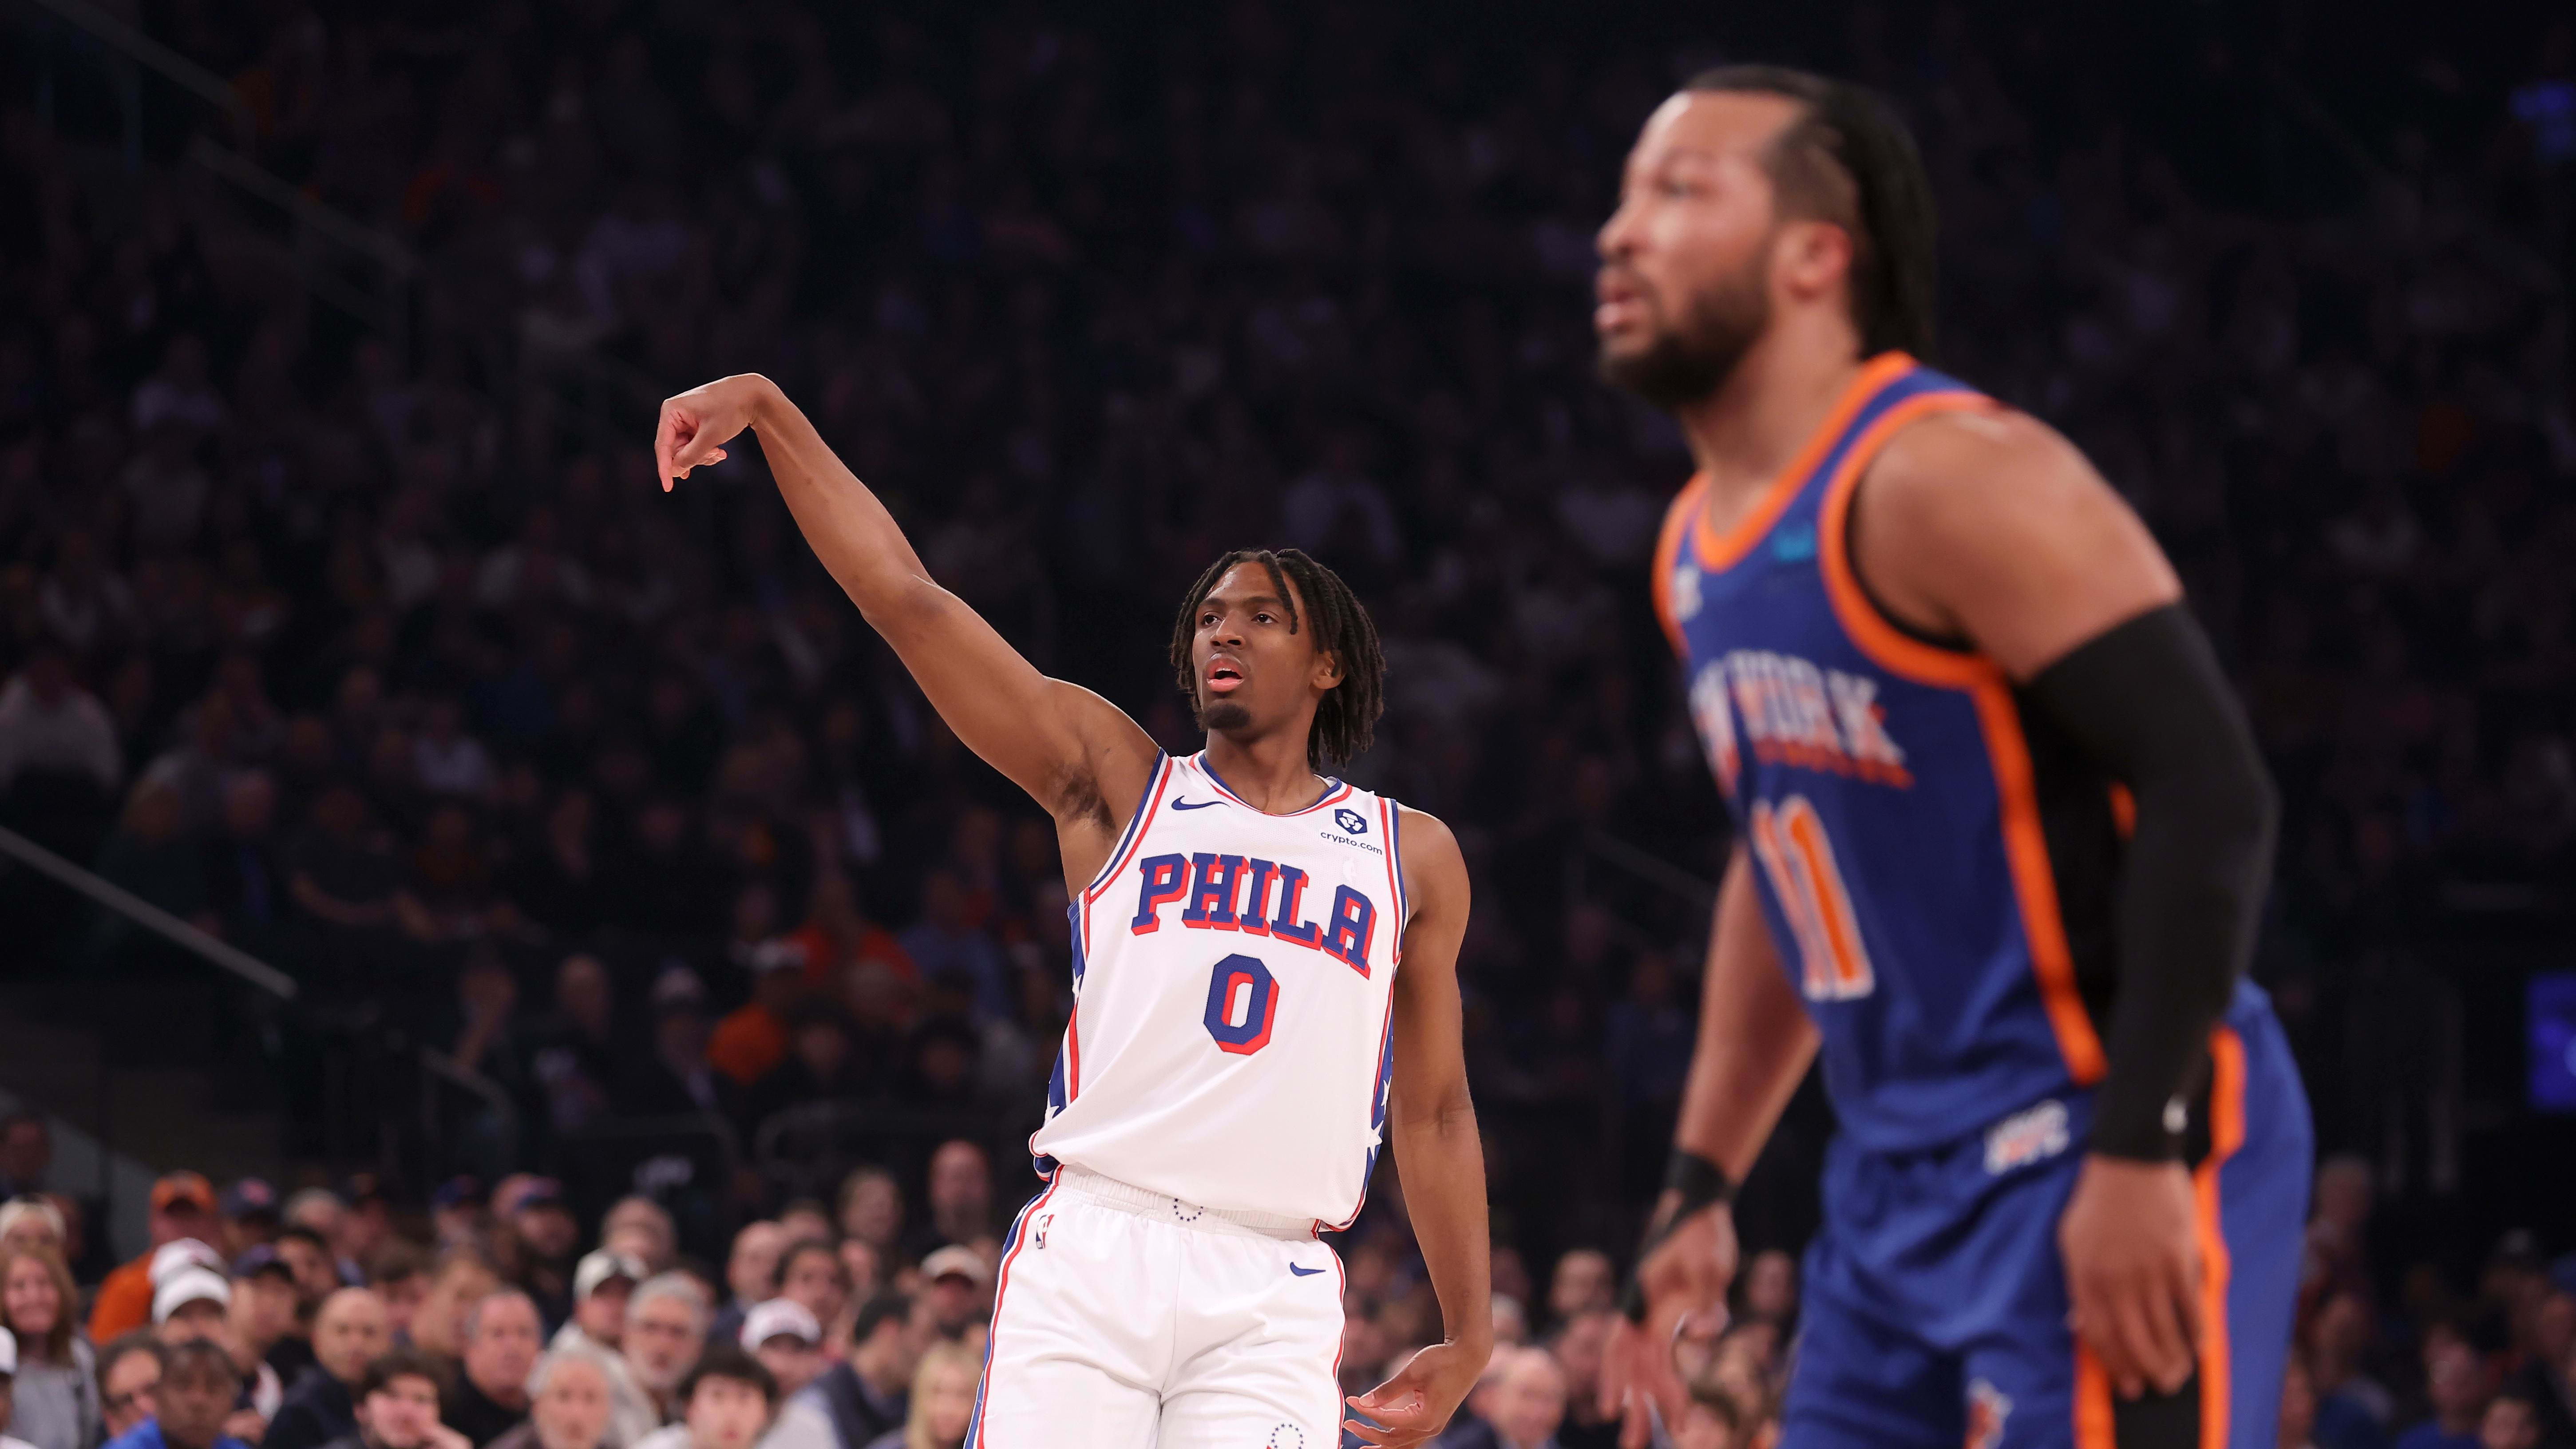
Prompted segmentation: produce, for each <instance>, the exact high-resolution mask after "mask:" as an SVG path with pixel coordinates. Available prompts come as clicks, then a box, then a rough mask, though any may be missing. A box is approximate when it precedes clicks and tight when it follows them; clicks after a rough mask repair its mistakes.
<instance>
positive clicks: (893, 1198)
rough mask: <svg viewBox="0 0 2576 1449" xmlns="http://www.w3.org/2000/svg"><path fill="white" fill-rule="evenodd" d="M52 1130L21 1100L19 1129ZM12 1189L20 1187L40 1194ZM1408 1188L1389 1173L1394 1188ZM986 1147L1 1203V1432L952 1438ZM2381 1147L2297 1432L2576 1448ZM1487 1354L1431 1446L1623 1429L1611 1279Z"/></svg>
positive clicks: (1722, 1430)
mask: <svg viewBox="0 0 2576 1449" xmlns="http://www.w3.org/2000/svg"><path fill="white" fill-rule="evenodd" d="M27 1120H31V1119H23V1118H22V1119H15V1120H13V1122H12V1123H11V1124H9V1125H10V1126H11V1127H12V1129H13V1130H14V1129H15V1128H16V1127H17V1126H18V1125H19V1124H20V1123H23V1122H25V1121H27ZM21 1185H22V1186H24V1185H25V1184H23V1183H22V1184H21ZM1399 1190H1400V1189H1399ZM1004 1206H1005V1205H1004V1204H1002V1203H1001V1202H999V1200H998V1199H997V1196H996V1191H995V1185H994V1183H993V1180H992V1168H991V1165H990V1164H989V1163H988V1161H987V1159H986V1157H985V1154H984V1151H983V1149H982V1148H981V1147H980V1146H977V1145H976V1144H974V1143H971V1142H966V1141H962V1140H960V1141H952V1142H948V1143H945V1144H942V1145H941V1146H940V1147H939V1148H938V1149H937V1150H936V1151H935V1152H934V1153H933V1158H932V1164H931V1173H930V1191H929V1196H928V1201H927V1208H928V1210H927V1212H926V1213H922V1214H920V1215H918V1216H915V1215H914V1213H913V1212H912V1211H911V1209H910V1205H909V1204H908V1202H907V1198H906V1194H905V1193H904V1192H903V1190H902V1189H901V1187H900V1186H899V1185H898V1184H897V1183H896V1181H895V1179H894V1176H893V1174H891V1173H889V1172H887V1171H885V1170H883V1169H881V1168H875V1167H865V1168H861V1169H858V1170H856V1171H854V1172H852V1173H851V1174H850V1175H849V1177H848V1178H847V1179H846V1180H845V1181H844V1182H843V1183H842V1184H841V1185H840V1189H839V1191H838V1193H837V1194H836V1195H835V1197H834V1198H833V1199H832V1200H831V1201H828V1202H826V1201H820V1200H814V1199H796V1200H791V1201H788V1202H786V1203H784V1204H782V1205H781V1206H780V1208H779V1210H778V1211H777V1212H776V1214H775V1215H774V1216H770V1217H764V1218H760V1219H757V1220H754V1221H751V1222H749V1223H746V1224H744V1225H743V1226H742V1227H741V1228H740V1229H738V1230H737V1231H736V1232H735V1233H734V1234H733V1236H732V1238H731V1240H730V1242H729V1244H728V1245H727V1249H726V1252H725V1255H724V1257H723V1260H722V1261H721V1262H720V1263H719V1262H713V1261H709V1260H705V1259H701V1258H698V1257H695V1256H693V1255H691V1254H689V1253H688V1252H686V1251H685V1249H684V1245H683V1243H682V1240H681V1237H680V1234H679V1231H678V1227H677V1225H676V1223H675V1222H674V1220H673V1217H672V1215H671V1213H670V1212H669V1211H668V1210H667V1209H665V1208H664V1207H662V1206H661V1205H660V1204H658V1203H656V1202H655V1201H653V1200H652V1199H651V1198H650V1197H646V1196H641V1195H638V1196H633V1197H629V1198H626V1199H623V1200H621V1201H618V1202H617V1203H615V1204H613V1205H611V1206H610V1207H609V1208H608V1210H607V1211H606V1212H605V1213H604V1214H602V1215H601V1217H600V1218H599V1220H598V1222H597V1225H596V1229H595V1231H594V1230H593V1229H592V1227H591V1225H590V1224H588V1223H586V1222H585V1221H584V1220H583V1219H582V1218H581V1217H580V1216H578V1215H577V1214H576V1212H575V1210H574V1208H573V1206H572V1204H571V1202H570V1201H569V1199H568V1198H567V1196H566V1194H565V1192H564V1189H563V1185H562V1184H561V1183H559V1182H556V1181H554V1180H553V1179H550V1178H544V1177H538V1176H535V1175H533V1174H525V1173H522V1174H514V1175H512V1176H510V1177H507V1178H504V1179H502V1180H501V1181H500V1182H498V1183H495V1184H492V1185H491V1187H490V1189H489V1190H488V1191H486V1189H485V1187H484V1186H483V1185H482V1184H480V1183H478V1182H477V1181H475V1180H473V1179H470V1178H459V1179H454V1180H451V1181H449V1182H446V1183H443V1184H441V1185H439V1187H438V1188H437V1189H436V1190H435V1191H434V1192H433V1193H432V1194H430V1196H429V1198H428V1199H427V1201H426V1202H425V1203H422V1204H418V1205H405V1204H400V1203H397V1202H395V1201H393V1200H391V1199H390V1198H389V1197H388V1195H387V1194H386V1192H385V1191H384V1190H383V1188H382V1186H381V1184H379V1183H378V1182H377V1181H376V1180H375V1179H373V1178H369V1177H363V1176H362V1177H357V1178H353V1179H349V1180H347V1181H344V1182H342V1183H340V1184H338V1185H336V1186H329V1187H325V1186H314V1187H306V1188H302V1189H298V1190H296V1191H294V1192H292V1193H287V1194H284V1195H281V1194H280V1193H279V1191H278V1190H277V1189H276V1188H275V1187H274V1186H272V1185H271V1184H269V1183H267V1182H265V1181H262V1180H260V1179H256V1178H250V1179H242V1180H239V1181H236V1182H233V1183H231V1184H229V1185H228V1186H226V1187H225V1188H224V1189H223V1190H222V1191H221V1192H220V1193H218V1192H217V1191H216V1190H215V1188H214V1186H213V1184H211V1183H210V1182H208V1181H207V1180H206V1179H205V1178H204V1177H202V1176H199V1175H198V1174H195V1173H191V1172H179V1173H172V1174H169V1175H167V1176H165V1177H163V1178H161V1179H160V1180H159V1181H158V1182H157V1183H155V1184H154V1186H153V1189H152V1195H151V1220H150V1229H151V1247H150V1248H149V1249H148V1250H147V1251H145V1252H144V1253H142V1254H140V1255H138V1256H136V1257H135V1258H133V1259H131V1260H130V1261H127V1262H125V1263H121V1264H118V1265H117V1266H116V1267H115V1268H113V1269H112V1270H111V1271H110V1272H108V1273H107V1274H106V1276H105V1277H104V1279H103V1280H102V1281H100V1282H98V1283H96V1284H94V1285H86V1286H84V1285H80V1284H77V1283H76V1282H75V1279H74V1276H73V1274H72V1272H71V1270H70V1269H69V1267H68V1266H67V1265H68V1263H69V1262H71V1261H72V1260H73V1259H74V1258H77V1257H79V1256H80V1255H81V1248H82V1244H81V1241H80V1235H81V1234H82V1232H83V1231H85V1229H84V1227H83V1220H82V1211H83V1209H82V1205H81V1204H80V1203H79V1202H78V1201H77V1200H75V1199H73V1198H69V1197H65V1196H62V1195H60V1194H47V1193H43V1192H22V1193H21V1194H20V1195H18V1196H16V1197H12V1198H10V1199H8V1200H7V1201H6V1202H5V1204H0V1436H6V1438H8V1439H10V1440H14V1441H22V1442H24V1443H25V1444H27V1445H29V1446H31V1449H99V1446H101V1445H111V1446H114V1449H240V1446H256V1449H468V1446H470V1449H490V1446H492V1445H495V1444H498V1445H500V1446H502V1449H755V1446H757V1449H960V1446H961V1445H962V1443H963V1441H964V1439H965V1436H966V1431H967V1427H968V1421H969V1418H970V1416H971V1413H972V1409H973V1405H974V1402H975V1397H976V1383H977V1378H978V1375H979V1373H980V1371H981V1365H982V1356H983V1342H984V1336H985V1334H986V1333H987V1331H988V1326H989V1323H990V1320H991V1315H992V1312H993V1308H994V1305H995V1302H996V1293H997V1283H998V1282H999V1281H1000V1278H1001V1270H1002V1269H1003V1268H1004V1267H1005V1266H1006V1265H1007V1256H1006V1251H1005V1244H1006V1241H1007V1240H1006V1239H1005V1238H1004V1236H1003V1232H1004V1224H1003V1223H1002V1222H1001V1220H1000V1219H1001V1216H1002V1212H1003V1210H1004ZM2373 1219H2374V1202H2373V1193H2372V1188H2371V1176H2370V1171H2369V1168H2368V1166H2367V1164H2364V1163H2362V1162H2360V1161H2359V1160H2357V1159H2353V1158H2334V1159H2329V1160H2328V1161H2327V1163H2326V1164H2325V1165H2324V1166H2323V1168H2322V1169H2321V1170H2320V1172H2319V1174H2318V1178H2317V1184H2316V1214H2315V1217H2314V1219H2313V1221H2312V1223H2311V1226H2310V1230H2309V1234H2308V1243H2307V1249H2306V1255H2307V1256H2306V1263H2305V1268H2304V1272H2303V1275H2302V1289H2301V1291H2302V1300H2303V1312H2302V1320H2303V1323H2304V1325H2305V1326H2304V1327H2303V1329H2302V1331H2301V1335H2300V1341H2299V1343H2298V1345H2297V1346H2296V1351H2295V1352H2294V1353H2293V1354H2292V1355H2291V1362H2290V1368H2289V1372H2288V1378H2287V1382H2286V1383H2285V1385H2284V1390H2283V1400H2282V1420H2281V1431H2280V1439H2279V1444H2280V1446H2281V1449H2561V1446H2565V1445H2569V1444H2571V1443H2576V1392H2571V1384H2576V1255H2570V1256H2568V1257H2563V1258H2560V1259H2558V1260H2556V1261H2555V1262H2550V1261H2546V1260H2544V1258H2543V1257H2542V1255H2541V1253H2540V1251H2539V1250H2538V1248H2537V1247H2536V1246H2535V1244H2534V1243H2533V1242H2532V1241H2531V1240H2529V1238H2528V1236H2527V1235H2526V1236H2523V1237H2519V1238H2515V1239H2510V1240H2508V1241H2507V1242H2505V1243H2503V1244H2500V1245H2499V1246H2498V1248H2497V1250H2496V1252H2495V1253H2494V1254H2493V1255H2492V1256H2491V1257H2490V1258H2489V1259H2488V1260H2487V1262H2486V1263H2485V1265H2484V1268H2483V1271H2482V1272H2481V1273H2480V1275H2479V1277H2478V1279H2477V1282H2476V1283H2475V1285H2474V1286H2473V1287H2472V1288H2470V1289H2468V1290H2467V1291H2459V1290H2457V1289H2455V1287H2454V1286H2453V1285H2451V1284H2448V1283H2446V1282H2444V1281H2442V1279H2441V1278H2440V1277H2439V1275H2437V1274H2434V1273H2431V1272H2430V1271H2424V1272H2419V1273H2416V1274H2413V1275H2410V1276H2409V1277H2408V1278H2407V1280H2406V1281H2405V1283H2404V1285H2403V1288H2402V1291H2401V1294H2400V1301H2399V1302H2398V1303H2396V1304H2391V1305H2385V1306H2383V1305H2382V1304H2380V1303H2379V1302H2378V1300H2377V1296H2376V1293H2375V1290H2374V1288H2373V1287H2372V1284H2371V1276H2370V1273H2369V1270H2368V1266H2367V1254H2366V1252H2365V1250H2364V1245H2366V1244H2367V1243H2368V1242H2369V1240H2370V1238H2371V1235H2372V1233H2373V1231H2374V1220H2373ZM1338 1248H1339V1251H1340V1253H1341V1255H1342V1258H1343V1262H1344V1270H1345V1276H1346V1281H1347V1296H1346V1303H1345V1306H1346V1310H1347V1318H1346V1323H1345V1327H1344V1330H1343V1335H1342V1342H1341V1354H1340V1362H1339V1374H1340V1379H1341V1385H1342V1388H1343V1389H1344V1390H1345V1391H1346V1392H1348V1393H1352V1394H1360V1393H1365V1392H1367V1391H1368V1390H1369V1389H1371V1388H1373V1387H1375V1386H1376V1384H1377V1383H1378V1382H1379V1381H1380V1380H1381V1379H1382V1378H1384V1377H1385V1376H1386V1375H1387V1374H1389V1373H1391V1372H1392V1371H1393V1370H1394V1369H1395V1368H1397V1367H1399V1366H1401V1365H1402V1363H1403V1362H1404V1360H1405V1359H1406V1358H1407V1357H1409V1356H1410V1355H1411V1354H1412V1353H1413V1352H1414V1351H1415V1350H1416V1349H1418V1348H1420V1347H1421V1346H1423V1345H1424V1344H1426V1343H1429V1342H1432V1341H1434V1340H1435V1339H1436V1338H1437V1337H1438V1335H1439V1325H1440V1323H1441V1322H1442V1319H1441V1314H1440V1310H1439V1304H1438V1301H1437V1299H1436V1298H1435V1296H1434V1295H1433V1293H1432V1290H1431V1286H1430V1284H1429V1282H1428V1280H1427V1278H1426V1277H1425V1275H1424V1273H1423V1268H1422V1261H1421V1258H1420V1256H1419V1254H1418V1253H1417V1252H1416V1251H1415V1248H1414V1244H1413V1242H1412V1240H1411V1238H1410V1237H1409V1236H1408V1234H1407V1231H1406V1229H1405V1227H1404V1225H1403V1217H1402V1214H1401V1213H1400V1212H1399V1213H1395V1214H1390V1215H1387V1216H1385V1217H1382V1218H1380V1219H1377V1220H1375V1221H1374V1222H1373V1223H1372V1224H1371V1225H1370V1226H1367V1227H1364V1228H1363V1229H1361V1230H1360V1231H1358V1232H1355V1233H1353V1234H1351V1235H1349V1236H1348V1237H1346V1238H1345V1239H1343V1240H1342V1241H1341V1243H1340V1244H1339V1245H1338ZM1493 1263H1494V1295H1495V1296H1494V1305H1493V1314H1494V1317H1493V1326H1494V1337H1495V1342H1496V1344H1497V1347H1496V1350H1495V1354H1494V1358H1493V1360H1492V1362H1491V1365H1490V1366H1489V1367H1488V1369H1487V1370H1486V1373H1485V1375H1484V1377H1483V1379H1482V1380H1481V1381H1480V1382H1479V1383H1478V1385H1477V1387H1476V1389H1475V1391H1474V1392H1473V1394H1472V1396H1471V1397H1470V1398H1469V1400H1468V1402H1467V1404H1466V1406H1465V1409H1464V1411H1463V1412H1462V1413H1461V1415H1460V1417H1459V1419H1458V1420H1457V1421H1456V1423H1455V1424H1454V1425H1453V1426H1452V1427H1451V1429H1450V1430H1449V1432H1448V1433H1447V1434H1446V1435H1445V1436H1444V1437H1443V1438H1442V1439H1441V1441H1440V1442H1441V1444H1442V1445H1443V1446H1444V1449H1609V1446H1610V1445H1612V1444H1614V1443H1615V1442H1616V1439H1617V1425H1616V1423H1615V1422H1614V1421H1613V1420H1612V1419H1610V1418H1608V1417H1606V1416H1605V1415H1603V1414H1602V1412H1601V1409H1600V1404H1599V1396H1598V1390H1599V1384H1600V1373H1601V1367H1602V1359H1603V1355H1604V1351H1605V1348H1606V1347H1607V1345H1608V1342H1609V1339H1610V1335H1611V1332H1612V1329H1613V1326H1614V1324H1615V1322H1616V1316H1615V1315H1616V1309H1615V1308H1614V1306H1613V1304H1614V1300H1615V1298H1616V1294H1617V1283H1618V1265H1617V1262H1616V1261H1615V1260H1614V1259H1613V1258H1612V1256H1611V1255H1610V1254H1609V1253H1607V1252H1604V1251H1602V1250H1601V1249H1598V1248H1591V1247H1577V1248H1573V1249H1569V1250H1568V1251H1566V1252H1565V1253H1563V1254H1562V1255H1561V1256H1559V1257H1557V1258H1556V1259H1555V1260H1554V1261H1553V1262H1552V1263H1548V1264H1546V1265H1545V1271H1544V1272H1543V1273H1534V1272H1533V1271H1532V1267H1531V1265H1530V1263H1529V1261H1528V1260H1526V1259H1525V1258H1524V1257H1523V1255H1522V1253H1521V1251H1520V1250H1519V1249H1518V1248H1517V1247H1516V1246H1514V1245H1513V1244H1511V1243H1510V1242H1508V1241H1498V1242H1496V1243H1495V1245H1494V1253H1493ZM1798 1275H1799V1270H1798V1266H1797V1263H1796V1261H1795V1260H1794V1259H1793V1258H1792V1256H1791V1255H1790V1254H1789V1253H1787V1252H1785V1251H1782V1250H1780V1249H1778V1248H1770V1249H1764V1250H1761V1251H1759V1252H1756V1253H1754V1254H1752V1255H1751V1256H1749V1257H1748V1258H1747V1259H1746V1261H1745V1262H1744V1264H1743V1266H1742V1269H1741V1271H1740V1272H1739V1273H1738V1274H1737V1277H1736V1282H1735V1285H1734V1289H1733V1292H1732V1295H1731V1299H1730V1302H1729V1304H1728V1305H1727V1310H1728V1311H1727V1312H1726V1313H1725V1314H1723V1315H1722V1316H1719V1317H1715V1318H1711V1319H1707V1320H1702V1321H1696V1322H1691V1323H1688V1324H1686V1325H1685V1331H1684V1333H1683V1335H1682V1336H1681V1337H1680V1338H1679V1339H1678V1340H1677V1341H1676V1343H1675V1344H1674V1347H1673V1352H1674V1354H1675V1360H1676V1364H1677V1367H1678V1368H1679V1369H1680V1370H1681V1374H1682V1378H1683V1381H1684V1383H1685V1385H1686V1386H1687V1388H1688V1389H1689V1390H1690V1403H1689V1407H1688V1409H1687V1412H1686V1414H1685V1416H1684V1417H1683V1418H1682V1419H1681V1420H1680V1421H1678V1422H1676V1423H1674V1424H1673V1425H1671V1429H1672V1443H1673V1445H1674V1446H1676V1449H1768V1446H1770V1445H1771V1444H1772V1443H1773V1441H1774V1440H1775V1439H1776V1437H1777V1434H1778V1430H1779V1419H1778V1414H1779V1407H1780V1402H1781V1396H1782V1394H1783V1392H1784V1390H1785V1388H1786V1382H1787V1376H1788V1373H1789V1371H1790V1366H1791V1363H1792V1360H1793V1358H1794V1351H1795V1342H1796V1331H1797V1322H1798Z"/></svg>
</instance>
